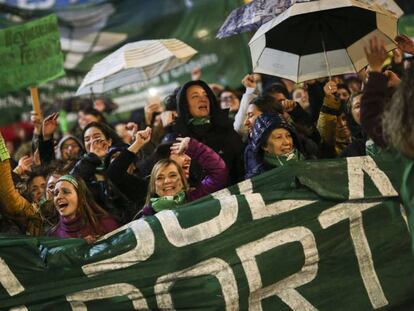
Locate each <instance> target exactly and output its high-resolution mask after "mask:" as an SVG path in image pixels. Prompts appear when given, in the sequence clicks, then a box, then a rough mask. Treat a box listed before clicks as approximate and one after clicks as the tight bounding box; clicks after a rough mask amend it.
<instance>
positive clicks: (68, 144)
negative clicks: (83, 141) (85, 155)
mask: <svg viewBox="0 0 414 311" xmlns="http://www.w3.org/2000/svg"><path fill="white" fill-rule="evenodd" d="M61 150H62V160H69V159H76V158H77V157H78V156H79V153H80V151H81V149H80V147H79V145H78V143H77V142H76V141H75V140H74V139H72V138H69V139H67V140H65V142H64V143H63V144H62V147H61Z"/></svg>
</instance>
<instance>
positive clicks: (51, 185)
mask: <svg viewBox="0 0 414 311" xmlns="http://www.w3.org/2000/svg"><path fill="white" fill-rule="evenodd" d="M59 178H60V175H51V176H50V177H49V179H48V180H47V185H46V199H47V200H48V201H50V200H52V199H53V192H54V191H55V185H56V182H57V181H58V179H59Z"/></svg>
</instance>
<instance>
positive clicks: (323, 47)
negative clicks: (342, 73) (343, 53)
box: [319, 29, 332, 80]
mask: <svg viewBox="0 0 414 311" xmlns="http://www.w3.org/2000/svg"><path fill="white" fill-rule="evenodd" d="M319 33H320V35H321V42H322V49H323V56H324V58H325V64H326V69H327V70H328V77H329V80H331V77H332V74H331V66H330V65H329V61H328V54H327V53H326V48H325V40H324V38H323V33H322V29H320V31H319Z"/></svg>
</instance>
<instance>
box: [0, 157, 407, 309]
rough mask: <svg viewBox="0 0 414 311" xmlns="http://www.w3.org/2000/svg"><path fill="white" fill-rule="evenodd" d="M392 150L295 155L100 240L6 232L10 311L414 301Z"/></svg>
mask: <svg viewBox="0 0 414 311" xmlns="http://www.w3.org/2000/svg"><path fill="white" fill-rule="evenodd" d="M400 174H401V170H400V168H399V167H398V163H396V161H395V160H394V159H388V158H386V157H381V158H376V159H375V160H373V159H372V158H370V157H355V158H348V159H341V160H329V161H310V162H302V163H297V165H294V166H290V165H287V166H285V167H282V168H280V169H276V170H273V171H270V172H267V173H265V174H263V175H261V176H258V177H257V178H254V179H252V180H246V181H244V182H242V183H240V184H238V185H235V186H233V187H230V188H228V189H224V190H222V191H220V192H217V193H215V194H213V195H211V196H207V197H205V198H202V199H200V200H198V201H196V202H193V203H191V204H187V205H185V206H183V207H181V208H178V209H176V210H171V211H163V212H160V213H158V214H156V216H154V217H147V218H145V219H141V220H137V221H134V222H132V223H130V224H128V225H126V226H125V227H124V228H121V229H119V230H117V231H116V232H113V233H110V234H108V235H107V236H106V237H103V238H102V239H100V240H99V241H98V242H97V243H96V244H94V245H87V244H86V243H85V242H84V241H83V240H78V239H67V240H57V239H49V238H29V237H20V238H13V237H3V238H1V239H0V283H1V286H0V307H1V310H8V309H10V308H15V309H13V310H145V309H152V310H153V309H162V310H172V309H177V310H180V309H187V310H196V309H206V310H225V309H227V310H248V309H249V310H329V311H330V310H397V309H398V310H412V309H413V308H414V302H413V301H412V298H413V297H414V296H413V288H414V287H413V285H414V258H413V255H412V252H411V249H410V235H409V231H408V228H407V222H406V216H405V212H404V210H403V209H402V207H401V206H400V202H399V199H398V195H397V192H396V189H398V188H399V179H400V176H399V175H400Z"/></svg>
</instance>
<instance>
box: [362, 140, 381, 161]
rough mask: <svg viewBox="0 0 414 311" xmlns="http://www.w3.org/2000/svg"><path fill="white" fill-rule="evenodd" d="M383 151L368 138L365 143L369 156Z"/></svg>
mask: <svg viewBox="0 0 414 311" xmlns="http://www.w3.org/2000/svg"><path fill="white" fill-rule="evenodd" d="M380 152H381V148H380V147H378V146H377V145H376V144H375V143H374V142H373V141H372V139H368V140H367V141H366V143H365V153H366V155H367V156H371V157H373V156H375V155H377V154H379V153H380Z"/></svg>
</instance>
